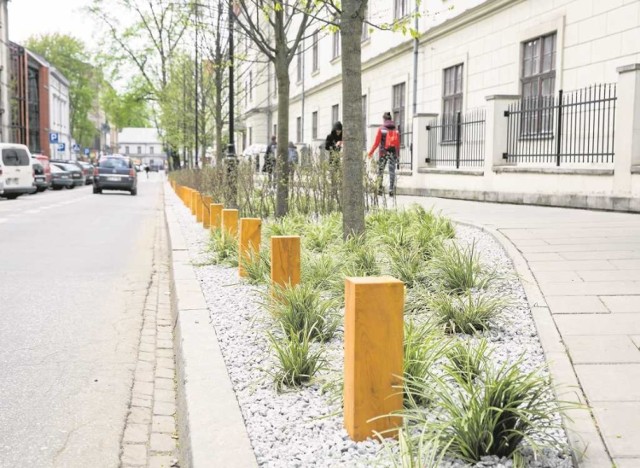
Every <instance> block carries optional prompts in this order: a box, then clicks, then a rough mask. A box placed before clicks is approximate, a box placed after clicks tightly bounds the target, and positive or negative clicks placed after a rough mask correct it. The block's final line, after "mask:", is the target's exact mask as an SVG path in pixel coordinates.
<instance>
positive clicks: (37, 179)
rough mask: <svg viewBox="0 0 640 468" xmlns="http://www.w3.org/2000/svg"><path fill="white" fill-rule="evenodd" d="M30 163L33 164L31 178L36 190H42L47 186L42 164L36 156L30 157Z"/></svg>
mask: <svg viewBox="0 0 640 468" xmlns="http://www.w3.org/2000/svg"><path fill="white" fill-rule="evenodd" d="M31 165H32V166H33V180H34V183H35V184H36V191H38V192H44V191H45V190H47V189H48V188H49V182H47V177H46V176H45V174H44V166H43V165H42V164H40V161H38V160H37V159H36V158H33V157H32V158H31Z"/></svg>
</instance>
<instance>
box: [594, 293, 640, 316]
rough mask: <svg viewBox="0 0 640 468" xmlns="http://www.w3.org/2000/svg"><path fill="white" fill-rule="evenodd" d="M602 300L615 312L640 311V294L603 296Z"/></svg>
mask: <svg viewBox="0 0 640 468" xmlns="http://www.w3.org/2000/svg"><path fill="white" fill-rule="evenodd" d="M600 299H602V302H604V303H605V305H606V306H607V307H608V308H609V310H610V311H611V312H613V313H620V312H624V313H629V312H640V295H638V296H603V297H601V298H600Z"/></svg>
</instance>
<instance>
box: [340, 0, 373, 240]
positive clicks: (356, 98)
mask: <svg viewBox="0 0 640 468" xmlns="http://www.w3.org/2000/svg"><path fill="white" fill-rule="evenodd" d="M366 6H367V1H363V0H343V1H342V15H341V19H340V36H341V37H340V38H341V42H342V105H343V112H342V119H343V122H342V128H343V142H344V143H343V150H342V173H343V179H342V227H343V231H344V237H345V239H346V238H347V237H349V236H352V235H359V234H363V233H364V230H365V224H364V183H363V180H362V179H363V166H364V164H363V155H362V146H363V141H362V138H363V137H364V135H362V118H363V116H362V66H361V52H362V49H361V43H360V38H361V33H362V18H363V13H364V10H365V8H366Z"/></svg>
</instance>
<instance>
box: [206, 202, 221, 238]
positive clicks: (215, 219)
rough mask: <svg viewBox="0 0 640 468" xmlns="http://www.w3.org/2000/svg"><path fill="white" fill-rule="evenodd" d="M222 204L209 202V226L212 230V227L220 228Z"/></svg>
mask: <svg viewBox="0 0 640 468" xmlns="http://www.w3.org/2000/svg"><path fill="white" fill-rule="evenodd" d="M223 208H224V205H223V204H222V203H211V204H210V205H209V227H210V228H211V230H212V231H213V230H214V229H221V228H222V209H223Z"/></svg>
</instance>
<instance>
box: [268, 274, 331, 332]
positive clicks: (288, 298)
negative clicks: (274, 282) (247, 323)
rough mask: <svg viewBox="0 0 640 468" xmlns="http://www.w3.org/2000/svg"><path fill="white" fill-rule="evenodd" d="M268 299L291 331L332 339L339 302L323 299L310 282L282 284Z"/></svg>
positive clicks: (273, 315) (270, 310)
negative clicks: (294, 284) (308, 283)
mask: <svg viewBox="0 0 640 468" xmlns="http://www.w3.org/2000/svg"><path fill="white" fill-rule="evenodd" d="M274 296H275V298H274V299H269V300H268V301H267V304H268V309H269V312H270V313H271V315H272V317H274V318H275V319H276V320H277V321H278V322H279V324H280V326H281V327H282V328H283V329H284V330H285V331H286V333H287V334H289V335H290V334H292V333H293V334H297V335H298V336H301V337H303V336H308V337H309V338H310V339H313V340H317V341H329V340H331V338H333V335H334V334H335V332H336V329H337V328H338V324H339V322H338V316H337V311H336V309H337V306H336V302H335V301H333V300H329V299H323V298H322V297H321V296H320V293H319V291H317V290H316V289H315V288H313V287H311V286H310V285H306V284H299V285H296V286H286V287H278V288H276V289H275V291H274Z"/></svg>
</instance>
